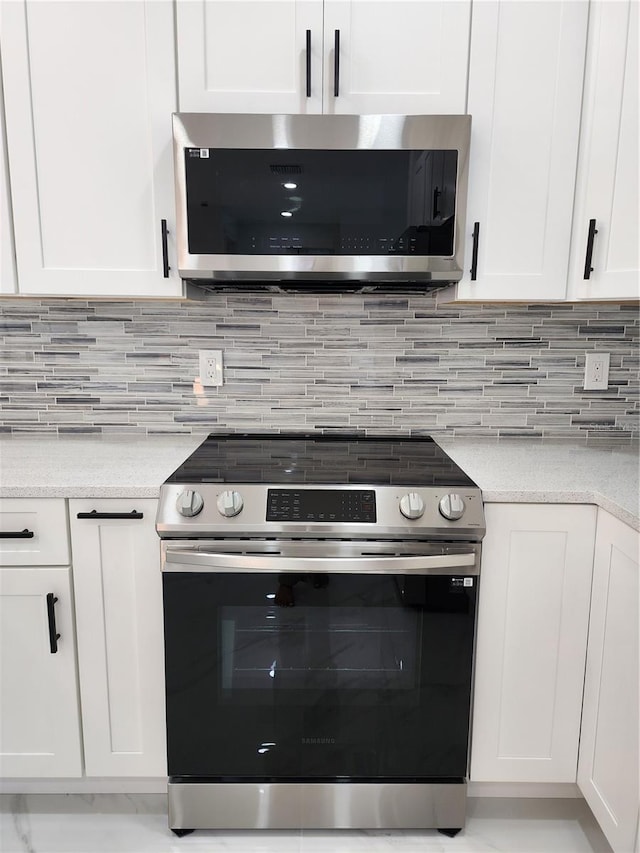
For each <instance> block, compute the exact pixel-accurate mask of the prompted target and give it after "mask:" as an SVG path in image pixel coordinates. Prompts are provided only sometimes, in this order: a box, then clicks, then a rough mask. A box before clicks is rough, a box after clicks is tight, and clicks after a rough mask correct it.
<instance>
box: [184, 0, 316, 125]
mask: <svg viewBox="0 0 640 853" xmlns="http://www.w3.org/2000/svg"><path fill="white" fill-rule="evenodd" d="M176 14H177V24H178V32H177V41H178V79H179V103H180V111H181V112H212V113H320V112H322V57H323V43H322V15H323V8H322V0H178V3H177V10H176ZM307 31H308V32H309V44H310V54H309V62H310V68H309V69H308V70H307ZM307 73H308V74H309V77H308V84H309V88H307ZM307 91H309V95H307Z"/></svg>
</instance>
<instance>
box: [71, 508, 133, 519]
mask: <svg viewBox="0 0 640 853" xmlns="http://www.w3.org/2000/svg"><path fill="white" fill-rule="evenodd" d="M76 518H144V513H142V512H137V511H136V510H135V509H132V510H131V512H98V510H97V509H92V510H91V512H79V513H78V515H77V516H76Z"/></svg>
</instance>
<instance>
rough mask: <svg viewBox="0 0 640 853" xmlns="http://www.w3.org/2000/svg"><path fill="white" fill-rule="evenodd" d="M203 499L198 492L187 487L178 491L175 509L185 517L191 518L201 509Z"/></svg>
mask: <svg viewBox="0 0 640 853" xmlns="http://www.w3.org/2000/svg"><path fill="white" fill-rule="evenodd" d="M203 506H204V500H203V499H202V495H201V494H200V493H199V492H194V491H193V489H187V491H185V492H180V494H179V495H178V500H177V501H176V509H177V510H178V512H179V513H180V515H184V516H185V518H193V516H194V515H197V514H198V513H199V512H201V511H202V507H203Z"/></svg>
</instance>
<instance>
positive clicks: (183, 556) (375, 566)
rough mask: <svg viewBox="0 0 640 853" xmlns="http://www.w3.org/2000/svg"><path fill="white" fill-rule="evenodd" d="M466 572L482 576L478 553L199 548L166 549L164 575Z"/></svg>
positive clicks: (436, 573) (425, 573)
mask: <svg viewBox="0 0 640 853" xmlns="http://www.w3.org/2000/svg"><path fill="white" fill-rule="evenodd" d="M459 570H464V573H465V574H467V575H477V574H478V573H479V557H478V554H477V553H476V552H474V551H470V552H468V553H462V554H435V555H427V556H423V557H415V556H411V557H378V556H375V555H373V556H366V557H283V556H282V555H281V554H273V555H272V556H266V555H265V556H262V555H256V554H219V553H215V552H210V551H198V550H196V549H195V548H171V547H168V548H167V549H166V553H165V558H164V561H163V566H162V571H163V572H180V571H182V572H194V571H200V572H225V573H227V572H228V573H236V572H261V571H270V572H277V573H278V574H281V573H284V572H297V573H305V572H310V573H324V574H334V573H339V574H357V573H358V572H362V571H366V572H367V573H369V574H392V575H449V574H451V573H452V572H457V571H459Z"/></svg>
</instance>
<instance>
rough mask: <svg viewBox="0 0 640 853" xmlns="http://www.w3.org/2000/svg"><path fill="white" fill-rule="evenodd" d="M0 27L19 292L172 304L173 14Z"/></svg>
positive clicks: (29, 16)
mask: <svg viewBox="0 0 640 853" xmlns="http://www.w3.org/2000/svg"><path fill="white" fill-rule="evenodd" d="M3 6H4V7H5V8H3V11H2V17H1V19H0V22H1V26H0V38H1V39H2V71H3V77H4V87H5V107H6V118H7V139H8V151H9V165H10V173H11V183H12V189H13V216H14V226H15V241H16V254H17V272H18V287H19V291H20V292H21V293H32V294H63V295H64V294H69V295H74V294H77V295H88V296H114V295H126V296H135V295H141V296H145V295H146V296H151V295H155V296H171V295H180V294H181V293H182V284H181V282H180V279H179V278H178V276H177V274H175V273H174V274H172V275H170V277H169V278H164V277H163V268H162V240H161V219H163V218H164V219H166V220H167V221H168V223H169V231H170V232H171V231H173V218H174V214H173V210H174V201H173V179H172V174H173V166H172V157H171V123H170V114H171V112H172V110H174V109H175V80H174V68H173V56H174V47H173V36H174V34H173V15H172V9H171V4H170V3H164V2H161V3H157V2H145V0H130V2H126V3H122V2H120V3H117V2H115V3H114V2H110V0H96V2H91V3H77V2H73V0H54V2H39V0H16V2H12V3H6V4H3Z"/></svg>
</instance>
